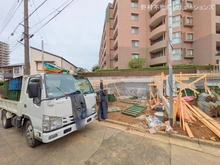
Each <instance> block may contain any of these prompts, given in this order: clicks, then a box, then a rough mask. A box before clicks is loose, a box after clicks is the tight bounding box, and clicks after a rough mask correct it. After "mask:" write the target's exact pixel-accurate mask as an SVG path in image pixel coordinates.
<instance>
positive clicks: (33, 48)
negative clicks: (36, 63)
mask: <svg viewBox="0 0 220 165" xmlns="http://www.w3.org/2000/svg"><path fill="white" fill-rule="evenodd" d="M30 48H31V49H34V50H37V51H40V52H41V51H42V50H41V49H38V48H34V47H30ZM44 53H47V54H49V55H52V56H55V57H58V58H61V59H62V60H64V61H66V62H68V63H70V64H71V65H73V66H74V67H76V68H77V66H76V65H74V64H73V63H71V62H69V61H68V60H66V59H65V58H63V57H61V56H58V55H56V54H52V53H50V52H47V51H44Z"/></svg>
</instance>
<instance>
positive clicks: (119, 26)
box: [99, 0, 220, 69]
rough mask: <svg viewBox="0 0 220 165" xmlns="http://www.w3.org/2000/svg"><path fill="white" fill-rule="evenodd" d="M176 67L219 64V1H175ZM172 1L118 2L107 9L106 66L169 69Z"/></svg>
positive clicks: (102, 62)
mask: <svg viewBox="0 0 220 165" xmlns="http://www.w3.org/2000/svg"><path fill="white" fill-rule="evenodd" d="M172 8H173V17H172V27H173V37H172V48H173V64H216V63H218V60H219V59H220V56H219V55H220V0H173V2H172ZM168 30H169V27H168V0H114V2H113V4H109V5H108V7H107V9H106V18H105V23H104V27H103V35H102V40H101V46H100V53H99V66H100V67H101V68H118V69H121V68H129V65H128V63H129V61H130V60H131V59H132V58H140V57H141V58H145V59H146V66H162V65H168V61H169V59H168V58H169V55H168V53H169V52H168Z"/></svg>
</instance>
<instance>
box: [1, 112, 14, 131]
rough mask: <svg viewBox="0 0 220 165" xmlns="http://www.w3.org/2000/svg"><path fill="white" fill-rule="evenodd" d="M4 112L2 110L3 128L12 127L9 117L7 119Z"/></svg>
mask: <svg viewBox="0 0 220 165" xmlns="http://www.w3.org/2000/svg"><path fill="white" fill-rule="evenodd" d="M6 113H7V112H6V111H5V110H3V111H2V125H3V127H4V128H5V129H7V128H10V127H12V125H11V118H9V119H7V117H6Z"/></svg>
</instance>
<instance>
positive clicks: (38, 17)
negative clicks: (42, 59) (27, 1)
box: [33, 0, 52, 51]
mask: <svg viewBox="0 0 220 165" xmlns="http://www.w3.org/2000/svg"><path fill="white" fill-rule="evenodd" d="M33 5H34V8H36V6H35V3H34V0H33ZM36 14H37V18H38V20H39V21H40V16H39V14H38V12H37V11H36ZM40 26H41V27H42V24H41V22H40ZM42 32H43V35H44V37H45V39H46V42H47V44H48V47H49V49H50V51H52V49H51V47H50V44H49V42H48V39H47V36H46V34H45V32H44V29H43V28H42ZM41 38H42V36H41Z"/></svg>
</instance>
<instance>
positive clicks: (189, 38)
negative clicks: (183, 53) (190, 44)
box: [187, 33, 193, 41]
mask: <svg viewBox="0 0 220 165" xmlns="http://www.w3.org/2000/svg"><path fill="white" fill-rule="evenodd" d="M187 40H189V41H191V40H193V34H192V33H188V34H187Z"/></svg>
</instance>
